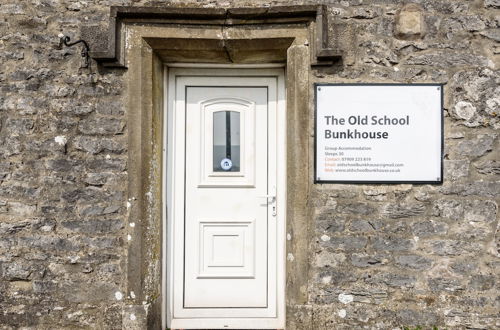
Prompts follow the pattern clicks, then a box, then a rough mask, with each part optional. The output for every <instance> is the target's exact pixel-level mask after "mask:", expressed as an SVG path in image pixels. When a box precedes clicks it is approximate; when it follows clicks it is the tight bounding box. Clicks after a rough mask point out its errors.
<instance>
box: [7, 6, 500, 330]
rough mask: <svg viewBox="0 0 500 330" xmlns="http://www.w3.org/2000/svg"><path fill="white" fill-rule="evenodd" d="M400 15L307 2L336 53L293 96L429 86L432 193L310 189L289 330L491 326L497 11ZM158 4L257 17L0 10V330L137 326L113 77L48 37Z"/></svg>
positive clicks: (122, 77) (411, 10) (498, 168)
mask: <svg viewBox="0 0 500 330" xmlns="http://www.w3.org/2000/svg"><path fill="white" fill-rule="evenodd" d="M410 2H411V3H412V4H408V5H405V4H404V3H403V2H401V1H396V0H345V1H339V0H326V1H322V2H316V3H323V4H327V5H328V6H329V12H330V15H331V17H330V18H331V22H332V26H331V27H332V29H333V28H334V26H337V25H338V26H340V27H342V30H343V31H345V33H343V34H342V35H337V36H334V37H333V40H332V44H336V45H338V46H339V47H341V48H343V50H344V52H345V53H344V58H343V62H342V63H341V64H339V65H336V66H333V67H325V68H317V69H314V70H313V71H312V74H311V77H310V83H311V84H312V83H313V82H337V83H338V82H404V83H408V82H434V83H435V82H439V83H444V84H445V163H444V164H445V182H444V184H443V185H370V186H368V185H313V187H312V188H313V189H312V193H311V195H310V196H308V205H309V207H310V208H312V210H313V211H314V212H313V213H314V214H315V216H314V218H311V219H310V224H311V226H310V227H311V228H312V230H313V232H311V233H310V235H309V236H310V237H311V242H310V247H311V248H310V262H311V267H310V271H309V279H310V282H309V283H308V289H307V290H308V297H309V298H308V302H307V304H304V305H298V306H288V307H287V310H288V315H287V322H288V325H289V326H288V328H290V329H315V330H316V329H353V328H373V329H390V328H396V327H403V326H413V327H415V326H417V325H420V326H426V327H429V328H432V327H433V326H437V327H439V328H442V327H443V328H444V327H446V328H448V329H450V328H473V329H493V328H496V327H499V326H500V318H499V316H498V309H499V302H498V289H497V288H498V279H499V271H498V270H499V269H500V259H499V256H500V255H499V247H500V242H499V237H498V219H499V215H498V204H499V202H500V197H499V196H500V180H499V174H500V159H499V142H498V129H499V128H500V121H499V119H498V115H499V106H500V96H499V95H500V87H499V86H500V84H499V83H500V75H499V71H498V66H499V64H500V59H499V55H498V53H499V52H500V46H499V43H498V42H499V41H500V28H499V25H500V10H499V8H500V2H499V1H498V0H484V1H483V0H476V1H472V0H471V1H469V0H467V1H458V0H414V1H408V3H410ZM166 3H168V4H173V5H193V6H200V5H202V4H203V5H205V6H262V5H266V4H269V2H266V1H236V2H231V1H205V2H200V1H190V2H178V1H129V0H108V1H97V0H80V1H77V0H75V1H72V0H59V1H57V0H32V1H28V0H25V1H14V0H3V1H2V2H1V3H0V64H1V65H0V329H11V328H12V329H15V328H20V327H24V328H28V329H54V328H72V327H75V328H77V327H82V328H102V329H122V328H127V329H131V328H133V327H134V326H137V327H138V328H140V327H141V326H142V327H143V326H144V324H145V323H143V322H142V321H143V320H142V318H143V317H145V316H146V315H147V311H148V308H149V303H150V302H151V301H150V299H152V298H153V297H146V298H145V300H144V301H135V294H134V292H127V291H128V290H127V288H126V283H125V273H126V268H127V262H126V261H127V252H126V251H127V249H126V248H125V247H126V245H127V244H128V240H129V236H128V235H129V232H130V230H131V229H130V225H129V224H127V222H126V219H127V215H128V212H129V209H128V207H129V206H130V205H131V204H130V203H133V202H134V201H129V200H127V191H126V189H127V184H126V182H127V180H128V177H127V170H128V166H127V150H128V146H127V125H129V126H130V125H131V124H133V123H127V121H126V113H125V100H126V99H127V97H128V95H127V91H126V79H127V71H126V70H122V69H105V68H102V67H99V68H97V66H96V65H95V63H93V68H92V69H91V70H90V71H89V70H86V69H79V66H80V64H81V61H82V60H81V57H80V55H79V47H76V48H75V47H73V48H63V49H59V47H58V43H59V38H58V37H57V35H58V34H59V33H61V32H64V33H65V34H68V35H71V36H74V37H78V36H79V35H80V29H81V27H82V25H105V24H106V23H107V21H108V13H109V6H110V5H137V6H141V5H149V6H154V5H165V4H166ZM293 3H296V4H303V3H304V2H301V1H273V2H272V3H271V5H273V4H293ZM308 3H311V2H308ZM334 30H335V29H334ZM346 36H348V38H347V37H346ZM311 88H312V85H311ZM312 116H313V111H312V107H311V111H310V119H311V122H312V119H313V117H312ZM311 133H312V127H311ZM311 143H312V137H311ZM311 148H312V144H311ZM311 150H312V149H311ZM311 155H312V153H311ZM312 161H313V160H312V158H311V159H310V163H311V164H312ZM311 171H312V167H311ZM312 178H313V176H312V172H311V180H312ZM288 262H293V258H290V260H289V261H288ZM131 305H135V306H137V305H139V306H141V305H143V306H144V307H141V308H136V307H134V308H132V307H130V306H131Z"/></svg>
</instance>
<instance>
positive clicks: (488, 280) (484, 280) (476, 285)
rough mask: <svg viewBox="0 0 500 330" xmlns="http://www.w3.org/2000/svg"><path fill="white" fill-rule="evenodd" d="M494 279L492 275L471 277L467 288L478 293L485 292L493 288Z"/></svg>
mask: <svg viewBox="0 0 500 330" xmlns="http://www.w3.org/2000/svg"><path fill="white" fill-rule="evenodd" d="M495 284H496V278H495V276H492V275H473V276H472V278H471V279H470V281H469V286H470V287H471V288H472V289H474V290H478V291H486V290H490V289H492V288H494V287H495Z"/></svg>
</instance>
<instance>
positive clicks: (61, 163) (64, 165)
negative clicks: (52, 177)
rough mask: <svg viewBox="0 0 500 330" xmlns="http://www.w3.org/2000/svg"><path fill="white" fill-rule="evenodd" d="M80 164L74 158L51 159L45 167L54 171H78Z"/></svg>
mask: <svg viewBox="0 0 500 330" xmlns="http://www.w3.org/2000/svg"><path fill="white" fill-rule="evenodd" d="M80 168H81V165H80V163H79V162H78V161H76V160H70V159H51V160H49V161H47V169H49V170H52V171H56V172H69V171H78V170H79V169H80Z"/></svg>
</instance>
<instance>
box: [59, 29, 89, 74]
mask: <svg viewBox="0 0 500 330" xmlns="http://www.w3.org/2000/svg"><path fill="white" fill-rule="evenodd" d="M70 41H71V38H70V37H68V36H65V35H62V36H61V37H60V38H59V47H60V48H62V46H63V45H64V46H66V47H72V46H74V45H77V44H80V43H81V44H82V45H83V47H82V50H81V52H80V54H81V55H82V57H83V58H84V63H83V64H82V66H81V68H88V67H89V66H90V54H89V53H90V47H89V44H88V43H87V42H86V41H85V40H83V39H80V40H77V41H75V42H71V43H70Z"/></svg>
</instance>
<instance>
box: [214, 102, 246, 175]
mask: <svg viewBox="0 0 500 330" xmlns="http://www.w3.org/2000/svg"><path fill="white" fill-rule="evenodd" d="M213 120H214V157H213V159H214V163H213V169H214V172H239V171H240V113H239V112H236V111H217V112H214V118H213Z"/></svg>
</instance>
